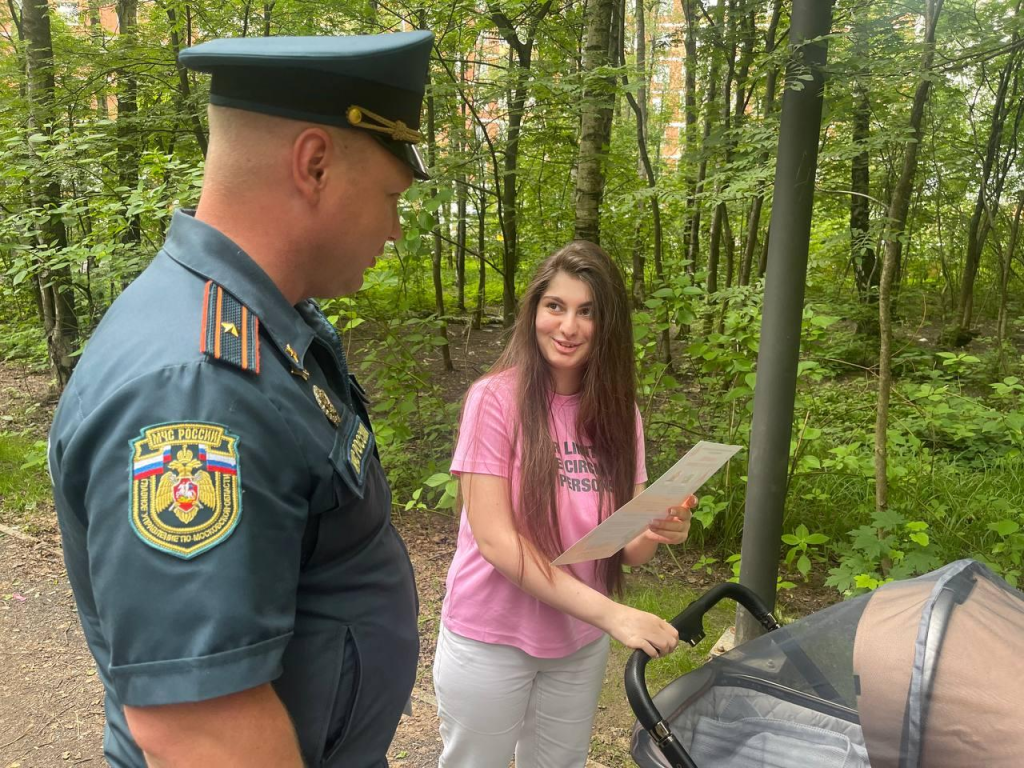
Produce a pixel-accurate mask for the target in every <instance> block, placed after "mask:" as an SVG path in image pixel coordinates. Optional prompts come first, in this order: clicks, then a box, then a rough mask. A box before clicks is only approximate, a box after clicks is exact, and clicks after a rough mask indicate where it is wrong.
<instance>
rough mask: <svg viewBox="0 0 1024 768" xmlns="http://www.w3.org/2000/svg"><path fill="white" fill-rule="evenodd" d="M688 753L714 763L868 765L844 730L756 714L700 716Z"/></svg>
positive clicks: (720, 767)
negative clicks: (729, 717) (731, 717)
mask: <svg viewBox="0 0 1024 768" xmlns="http://www.w3.org/2000/svg"><path fill="white" fill-rule="evenodd" d="M690 756H691V757H692V758H693V759H694V761H696V762H697V763H698V764H699V765H709V766H715V767H716V768H790V766H794V765H805V766H815V768H870V766H869V765H868V762H867V752H866V750H865V749H864V747H863V746H862V745H855V744H854V743H853V742H851V741H850V739H849V738H848V737H847V736H845V735H843V734H842V733H836V732H834V731H829V730H824V729H822V728H815V727H813V726H809V725H803V724H802V723H788V722H784V721H781V720H772V719H770V718H760V717H751V718H744V719H742V720H734V721H732V722H721V721H719V720H715V719H714V718H711V717H701V718H699V719H698V721H697V727H696V729H695V730H694V733H693V744H692V746H691V747H690Z"/></svg>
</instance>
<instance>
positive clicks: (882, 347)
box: [875, 0, 944, 511]
mask: <svg viewBox="0 0 1024 768" xmlns="http://www.w3.org/2000/svg"><path fill="white" fill-rule="evenodd" d="M943 2H944V0H926V3H925V39H924V53H923V54H922V56H921V68H920V72H921V78H920V79H919V80H918V83H917V89H916V91H915V92H914V102H913V105H912V107H911V110H910V138H909V139H908V140H907V142H906V144H905V146H904V150H903V167H902V169H901V171H900V177H899V181H897V182H896V187H895V189H894V190H893V193H892V200H891V202H890V204H889V216H888V219H887V226H886V236H885V239H884V240H883V248H884V251H883V259H882V274H881V278H880V280H879V284H878V325H879V355H878V408H877V411H876V418H875V508H876V509H877V510H878V511H882V510H884V509H885V508H886V507H887V506H888V504H889V482H888V440H887V436H888V430H889V397H890V392H891V389H892V314H891V312H890V305H891V289H892V281H893V275H894V273H895V271H896V264H897V262H898V261H899V258H900V251H901V249H902V245H903V232H904V229H905V227H906V224H907V212H908V211H909V209H910V192H911V190H912V188H913V185H914V176H915V175H916V173H917V152H918V149H919V147H920V146H921V138H922V136H923V134H924V132H923V131H922V129H921V123H922V121H923V118H924V110H925V106H926V105H927V103H928V92H929V90H930V88H931V84H932V73H931V68H932V61H933V60H934V58H935V27H936V25H937V24H938V20H939V12H940V11H941V10H942V4H943Z"/></svg>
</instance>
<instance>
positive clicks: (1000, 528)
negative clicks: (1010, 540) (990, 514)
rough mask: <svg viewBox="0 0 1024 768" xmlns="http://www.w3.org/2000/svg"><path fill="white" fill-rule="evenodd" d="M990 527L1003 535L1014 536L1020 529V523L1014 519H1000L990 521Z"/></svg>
mask: <svg viewBox="0 0 1024 768" xmlns="http://www.w3.org/2000/svg"><path fill="white" fill-rule="evenodd" d="M988 529H989V530H990V531H993V532H995V533H997V534H998V535H1000V536H1003V537H1006V536H1012V535H1013V534H1015V533H1016V532H1017V531H1019V530H1020V523H1017V522H1014V521H1013V520H999V521H997V522H995V523H989V524H988Z"/></svg>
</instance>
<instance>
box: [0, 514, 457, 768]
mask: <svg viewBox="0 0 1024 768" xmlns="http://www.w3.org/2000/svg"><path fill="white" fill-rule="evenodd" d="M399 524H400V526H401V528H402V529H403V535H404V536H405V537H406V539H407V541H408V543H409V548H410V550H412V551H413V552H414V553H415V555H414V558H413V559H414V561H415V562H414V565H415V567H416V572H417V580H418V584H419V590H420V599H421V601H422V612H421V623H420V627H421V630H422V644H423V653H422V654H421V657H420V669H419V675H418V679H417V684H416V689H415V691H414V692H413V715H412V717H406V718H403V720H402V723H401V725H400V726H399V729H398V733H397V735H396V737H395V741H394V743H393V745H392V747H391V750H390V752H389V759H390V760H391V761H392V763H393V764H395V765H396V766H410V767H412V766H415V768H421V767H422V768H426V766H436V765H437V754H438V746H439V744H438V741H437V718H436V716H435V714H434V698H433V693H432V685H431V682H430V665H431V663H432V662H433V651H434V640H433V638H434V636H435V635H436V632H437V624H436V616H437V614H438V612H439V611H440V601H441V597H442V596H443V589H444V569H445V568H447V565H448V560H449V559H450V556H451V553H450V547H451V546H452V544H453V542H454V539H449V537H448V535H447V534H446V531H445V529H446V528H449V527H450V525H451V524H450V522H449V521H447V520H444V519H439V520H436V521H432V520H429V519H422V520H416V519H410V518H406V519H405V520H402V521H399ZM11 530H12V529H8V530H7V532H6V533H4V532H2V531H0V670H3V673H2V675H0V768H64V767H66V766H75V765H88V766H93V765H95V766H101V765H103V764H104V762H103V748H102V741H103V723H104V716H103V686H102V685H101V684H100V682H99V679H98V678H97V677H96V667H95V664H94V662H93V659H92V656H91V655H90V654H89V650H88V648H87V647H86V645H85V638H84V636H83V635H82V631H81V626H80V624H79V622H78V616H77V614H76V613H75V604H74V600H73V599H72V596H71V587H70V585H69V584H68V580H67V574H66V573H65V571H64V563H63V560H62V558H61V555H60V548H59V539H58V538H57V536H56V532H55V531H53V532H50V533H48V534H46V535H44V536H40V537H25V538H22V536H25V534H21V536H15V535H11V533H10V531H11Z"/></svg>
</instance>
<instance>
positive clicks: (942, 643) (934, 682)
mask: <svg viewBox="0 0 1024 768" xmlns="http://www.w3.org/2000/svg"><path fill="white" fill-rule="evenodd" d="M853 672H854V676H855V677H854V680H855V682H856V683H857V685H858V689H859V693H858V696H857V710H858V712H859V713H860V723H861V728H862V729H863V731H864V739H865V742H866V743H867V748H868V754H869V755H870V758H871V765H872V768H903V766H924V767H926V768H946V766H949V768H953V766H957V767H958V768H959V766H964V765H979V766H981V765H983V766H992V767H993V768H994V767H995V766H1011V765H1013V766H1019V765H1022V764H1024V727H1022V724H1021V721H1020V716H1019V706H1018V704H1017V697H1018V696H1020V688H1021V685H1022V684H1024V674H1022V672H1024V595H1021V593H1020V592H1018V591H1016V590H1014V589H1011V588H1010V587H1009V586H1008V585H1007V584H1006V583H1005V582H1004V581H1002V580H1001V579H998V578H997V577H996V576H994V575H993V574H992V572H991V571H989V570H988V569H987V568H985V567H983V566H982V565H980V564H979V563H976V562H973V561H971V560H961V561H959V562H956V563H953V564H952V565H948V566H946V567H945V568H942V569H940V570H938V571H935V572H933V573H931V574H928V575H926V576H922V577H921V578H918V579H911V580H909V581H904V582H892V583H890V584H887V585H885V587H883V588H881V589H879V590H876V591H875V592H874V593H872V594H871V595H870V596H869V597H868V598H867V600H866V605H865V609H864V613H863V614H862V615H861V618H860V623H859V625H858V627H857V637H856V639H855V640H854V644H853Z"/></svg>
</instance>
